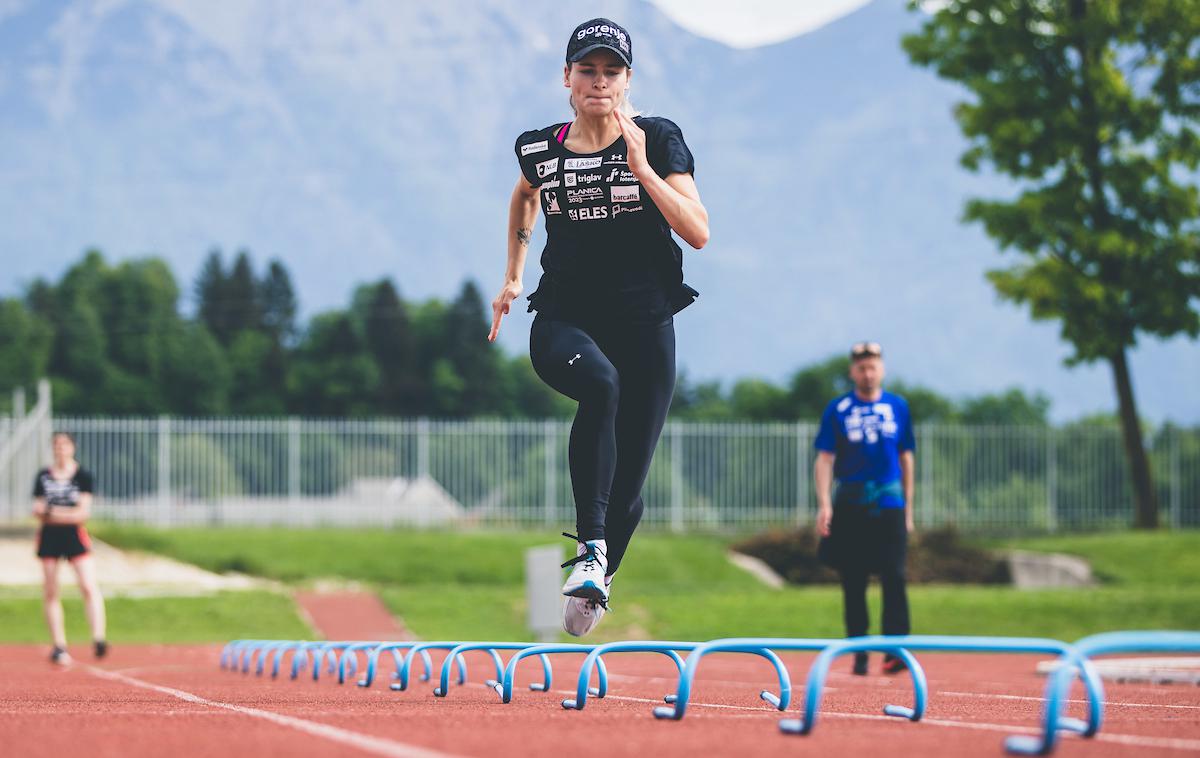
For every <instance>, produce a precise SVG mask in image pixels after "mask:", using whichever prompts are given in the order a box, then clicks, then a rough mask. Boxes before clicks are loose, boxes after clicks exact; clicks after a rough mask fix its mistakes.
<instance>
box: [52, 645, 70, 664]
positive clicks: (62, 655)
mask: <svg viewBox="0 0 1200 758" xmlns="http://www.w3.org/2000/svg"><path fill="white" fill-rule="evenodd" d="M50 662H51V663H53V664H55V665H56V666H66V665H67V664H68V663H70V662H71V656H69V655H67V649H66V648H63V647H58V646H57V645H56V646H55V647H54V650H52V651H51V652H50Z"/></svg>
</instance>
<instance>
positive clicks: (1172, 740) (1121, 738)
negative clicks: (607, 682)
mask: <svg viewBox="0 0 1200 758" xmlns="http://www.w3.org/2000/svg"><path fill="white" fill-rule="evenodd" d="M556 692H559V693H561V694H563V695H573V694H575V690H556ZM603 699H604V700H626V701H630V702H634V703H654V704H656V705H662V701H661V700H654V699H652V698H646V697H629V696H628V695H605V696H604V698H603ZM688 706H689V707H693V706H694V707H699V708H717V709H728V710H735V711H757V712H758V713H759V714H761V715H764V716H770V715H775V714H779V713H781V712H780V711H778V710H775V709H774V708H767V707H758V708H756V707H752V706H748V705H724V704H719V703H697V702H696V701H694V700H692V701H688ZM789 713H792V714H794V713H795V712H794V711H789ZM826 716H829V717H831V718H843V719H858V720H860V721H892V722H895V721H900V720H902V719H899V718H897V717H896V716H884V715H881V714H874V713H842V712H840V711H820V717H821V718H824V717H826ZM920 723H922V724H929V725H930V726H946V727H957V728H959V729H975V730H981V731H986V732H1002V733H1004V734H1032V735H1039V734H1041V733H1042V732H1041V730H1040V729H1037V728H1033V727H1029V726H1021V725H1017V724H989V723H986V722H980V721H954V720H951V719H931V718H923V719H921V721H920ZM1090 739H1093V740H1096V741H1098V742H1113V743H1116V744H1119V745H1136V746H1138V747H1153V748H1163V749H1166V750H1185V751H1197V750H1200V740H1191V739H1183V738H1177V737H1148V736H1143V735H1137V734H1112V733H1109V732H1100V733H1099V734H1097V735H1096V736H1095V737H1091V738H1090Z"/></svg>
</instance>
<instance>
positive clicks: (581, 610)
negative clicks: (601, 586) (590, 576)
mask: <svg viewBox="0 0 1200 758" xmlns="http://www.w3.org/2000/svg"><path fill="white" fill-rule="evenodd" d="M604 581H605V589H606V591H607V592H608V595H609V597H612V587H611V585H612V577H605V579H604ZM607 612H608V607H607V606H606V605H600V604H599V603H597V602H596V601H595V600H589V599H587V598H583V597H568V598H567V599H566V602H565V603H563V629H564V630H565V631H566V633H567V634H569V635H571V636H572V637H582V636H584V635H586V634H588V633H589V632H591V631H592V630H593V629H595V628H596V624H599V623H600V619H602V618H604V614H605V613H607Z"/></svg>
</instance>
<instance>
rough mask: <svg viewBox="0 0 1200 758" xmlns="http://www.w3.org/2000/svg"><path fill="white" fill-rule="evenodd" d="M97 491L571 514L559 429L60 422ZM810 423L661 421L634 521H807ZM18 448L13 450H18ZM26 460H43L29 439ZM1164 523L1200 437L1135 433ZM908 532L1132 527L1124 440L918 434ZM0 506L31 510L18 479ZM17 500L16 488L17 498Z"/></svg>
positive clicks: (258, 510) (992, 432)
mask: <svg viewBox="0 0 1200 758" xmlns="http://www.w3.org/2000/svg"><path fill="white" fill-rule="evenodd" d="M54 425H55V428H58V429H64V430H67V431H70V432H72V433H73V434H74V435H75V437H76V441H77V445H78V456H79V459H80V460H81V461H82V462H83V464H84V465H85V466H87V467H88V468H90V469H92V470H93V471H94V473H95V474H96V478H97V482H98V495H99V500H98V506H97V508H98V513H99V514H100V516H101V517H102V518H105V519H110V520H115V521H127V522H140V523H146V524H154V525H162V526H167V525H186V524H287V525H296V526H301V525H314V526H315V525H323V524H329V525H346V526H350V525H360V526H361V525H385V526H386V525H401V524H404V525H419V526H439V525H444V526H450V525H474V524H481V525H500V526H516V525H523V526H527V525H545V526H547V527H551V528H555V529H557V528H558V527H567V526H570V525H571V524H572V523H573V521H574V507H573V505H572V502H573V500H572V497H571V488H570V475H569V472H568V468H567V443H568V436H569V423H567V422H564V421H561V420H551V421H480V420H477V421H434V420H425V419H413V420H373V421H356V420H337V421H325V420H301V419H271V420H254V419H175V418H148V419H98V418H57V419H55V420H54ZM815 433H816V426H815V425H814V424H810V423H798V424H751V423H690V422H689V423H685V422H671V423H668V425H667V428H666V430H665V431H664V433H663V437H662V441H661V442H660V444H659V447H658V451H657V453H656V455H655V459H654V464H653V466H652V467H651V471H650V476H649V478H648V480H647V482H646V486H645V488H644V491H643V493H644V498H645V504H646V509H645V517H644V521H643V523H645V524H648V525H654V526H658V527H660V528H670V529H673V530H689V529H752V528H761V527H766V526H789V525H795V524H801V523H807V522H809V521H810V520H811V519H812V518H813V516H814V515H815V512H816V505H815V503H816V498H815V495H814V493H813V489H812V485H811V481H810V479H811V470H812V457H813V452H812V442H813V436H814V434H815ZM30 439H32V438H29V439H27V441H26V443H24V444H25V446H26V447H27V446H28V444H32V443H31V442H30V441H29V440H30ZM41 444H43V445H44V446H43V447H42V449H41V451H39V454H40V455H42V457H43V458H45V457H48V455H49V449H48V445H46V444H45V441H44V440H43V441H42V443H41ZM1147 445H1148V447H1149V450H1150V456H1151V461H1152V465H1153V468H1154V474H1155V484H1156V486H1157V487H1158V493H1159V498H1160V505H1161V508H1162V511H1161V512H1162V514H1163V521H1164V523H1166V524H1167V525H1169V526H1173V527H1189V526H1190V527H1194V526H1200V429H1180V428H1176V427H1170V426H1168V427H1164V428H1162V429H1160V430H1158V431H1157V432H1156V433H1154V434H1152V435H1151V436H1150V437H1149V438H1148V439H1147ZM917 448H918V449H917V497H916V499H917V502H916V514H917V521H918V524H920V525H922V526H935V525H941V524H946V523H954V524H956V525H958V526H959V527H960V528H962V529H964V530H967V531H975V532H1052V531H1057V530H1064V531H1068V530H1069V531H1079V530H1093V529H1105V528H1120V527H1125V526H1128V525H1129V524H1130V522H1131V520H1132V513H1133V505H1132V498H1131V496H1130V493H1129V486H1128V481H1127V472H1126V465H1125V460H1124V453H1123V445H1122V441H1121V435H1120V431H1119V430H1118V429H1117V428H1115V427H1104V426H1091V425H1075V426H1070V427H1063V428H1051V429H1047V428H1034V427H976V426H970V427H969V426H956V425H925V426H921V427H919V428H918V430H917ZM14 472H15V470H13V471H9V472H8V474H4V473H3V472H0V476H7V477H8V480H7V481H6V482H4V484H5V485H6V486H3V487H2V488H0V489H2V490H3V492H4V493H5V494H4V495H2V496H3V497H6V498H8V502H7V503H6V504H4V505H5V506H6V507H4V508H0V514H8V516H9V518H10V519H11V518H16V517H20V516H21V515H22V514H24V513H26V512H27V511H28V490H29V486H30V484H31V478H32V472H25V471H21V472H20V473H21V475H26V474H27V475H28V477H29V479H30V481H13V480H12V476H13V474H14ZM14 494H15V495H16V496H15V497H14Z"/></svg>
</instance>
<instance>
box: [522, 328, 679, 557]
mask: <svg viewBox="0 0 1200 758" xmlns="http://www.w3.org/2000/svg"><path fill="white" fill-rule="evenodd" d="M529 357H530V358H531V359H532V360H533V368H534V370H535V371H537V373H538V376H540V377H541V378H542V381H544V382H546V384H548V385H550V386H551V387H553V388H554V389H555V390H557V391H558V392H561V393H562V394H564V395H566V396H567V397H569V398H571V399H572V400H575V401H577V402H578V403H579V409H578V410H577V411H576V413H575V423H574V424H573V425H572V426H571V444H570V464H571V489H572V491H573V492H574V495H575V528H576V529H577V530H578V535H579V538H580V539H583V540H595V539H602V540H605V541H606V542H607V545H608V573H609V574H610V575H611V574H613V573H615V572H616V570H617V567H618V566H620V565H621V558H622V557H623V556H624V555H625V549H626V548H627V547H628V546H629V539H630V538H631V537H632V536H633V532H634V530H635V529H637V525H638V522H639V521H640V520H641V518H642V508H643V505H642V485H643V484H645V482H646V474H647V473H648V472H649V471H650V460H651V459H652V458H653V456H654V447H655V446H656V445H657V444H658V436H659V434H660V433H661V432H662V428H663V424H664V423H665V422H666V419H667V410H668V409H669V408H670V406H671V395H672V394H673V393H674V392H675V324H674V322H673V320H672V319H670V318H668V319H667V320H666V321H664V322H662V323H660V324H603V325H597V326H594V325H588V326H581V325H580V324H577V323H575V322H569V321H561V320H557V319H554V318H551V317H547V316H543V315H541V314H538V316H537V318H536V319H534V322H533V329H532V330H531V332H530V335H529Z"/></svg>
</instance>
